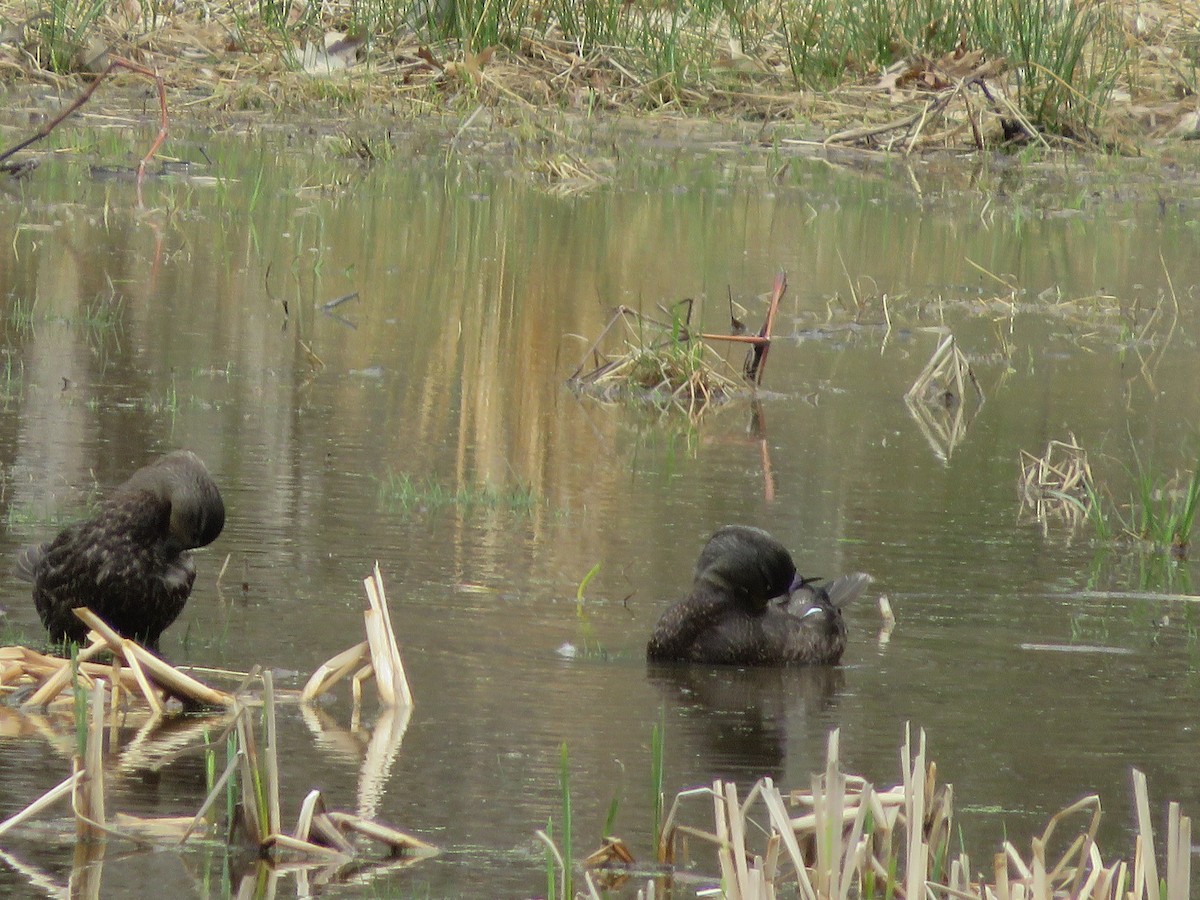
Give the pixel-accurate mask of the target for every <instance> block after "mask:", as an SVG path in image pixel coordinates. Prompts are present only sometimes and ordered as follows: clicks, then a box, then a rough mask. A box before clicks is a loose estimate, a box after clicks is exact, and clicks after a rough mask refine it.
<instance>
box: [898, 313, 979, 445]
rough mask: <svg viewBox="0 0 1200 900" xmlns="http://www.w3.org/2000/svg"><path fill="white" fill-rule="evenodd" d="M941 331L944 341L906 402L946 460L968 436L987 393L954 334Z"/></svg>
mask: <svg viewBox="0 0 1200 900" xmlns="http://www.w3.org/2000/svg"><path fill="white" fill-rule="evenodd" d="M939 331H941V333H943V337H942V340H941V341H940V342H939V343H938V345H937V348H936V349H935V350H934V351H933V355H932V356H931V357H930V358H929V362H927V363H926V364H925V368H923V369H922V370H921V373H920V374H919V375H918V376H917V378H916V380H915V381H914V382H913V383H912V386H911V387H909V389H908V391H907V392H906V393H905V395H904V402H905V405H907V407H908V411H909V414H910V415H912V417H913V419H914V420H915V421H916V423H917V426H918V427H919V428H920V429H921V434H922V435H924V437H925V440H926V441H927V442H928V444H929V447H930V449H931V450H932V451H933V452H934V454H935V455H936V456H937V457H938V458H939V459H941V460H942V461H943V462H945V461H946V460H948V459H949V458H950V457H951V456H952V455H953V454H954V450H955V448H956V447H957V446H958V445H959V444H960V443H961V442H962V440H963V439H964V438H965V437H966V434H967V427H968V425H969V424H970V422H971V420H972V419H973V418H974V417H975V415H976V414H977V413H978V412H979V409H980V407H981V406H982V405H983V402H984V395H983V389H982V388H981V387H980V386H979V381H978V380H977V379H976V378H975V373H974V371H973V370H972V369H971V364H970V363H969V362H968V361H967V357H966V356H965V355H964V354H963V352H962V351H961V350H960V349H959V348H958V344H957V343H956V342H955V340H954V335H953V334H951V333H950V332H949V331H948V330H946V329H939ZM968 388H969V390H968Z"/></svg>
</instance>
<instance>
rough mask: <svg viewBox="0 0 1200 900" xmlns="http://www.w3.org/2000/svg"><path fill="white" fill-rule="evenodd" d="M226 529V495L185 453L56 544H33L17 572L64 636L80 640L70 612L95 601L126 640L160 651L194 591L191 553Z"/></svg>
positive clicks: (164, 461)
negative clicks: (167, 631)
mask: <svg viewBox="0 0 1200 900" xmlns="http://www.w3.org/2000/svg"><path fill="white" fill-rule="evenodd" d="M224 525H225V505H224V503H223V502H222V500H221V492H220V491H219V490H218V489H217V486H216V484H215V483H214V482H213V480H212V478H211V477H210V476H209V474H208V470H207V469H206V468H205V467H204V463H203V462H201V461H200V458H199V457H198V456H196V454H194V453H192V452H190V451H187V450H179V451H176V452H174V453H169V454H167V455H166V456H164V457H162V458H161V459H159V460H157V461H156V462H154V463H151V464H150V465H148V466H145V467H143V468H141V469H138V470H137V471H136V472H134V474H133V475H132V476H131V477H130V478H129V480H127V481H126V482H125V483H124V484H122V485H120V486H119V487H118V488H116V489H115V490H114V491H113V492H112V495H111V496H109V497H108V499H107V500H105V501H104V502H103V503H102V504H101V506H100V508H99V510H98V511H97V512H96V514H95V515H94V516H93V517H92V518H90V519H88V520H86V521H84V522H79V523H76V524H74V525H70V526H68V527H66V528H64V529H63V530H62V531H61V532H59V534H58V536H57V537H55V538H54V539H53V540H52V541H48V542H47V543H44V544H37V545H34V546H31V547H26V548H25V549H23V550H22V551H21V552H20V555H19V557H18V559H17V574H18V575H19V576H21V577H22V578H24V579H26V580H27V581H31V582H33V600H34V604H35V606H36V607H37V611H38V615H39V616H40V617H41V620H42V624H43V625H45V626H46V629H47V630H48V631H49V632H50V637H51V638H52V639H53V640H55V641H62V640H64V639H66V640H71V641H76V642H80V641H82V640H83V639H84V637H85V636H86V633H87V629H86V627H85V626H84V624H83V623H82V622H81V621H80V620H79V619H78V618H76V617H75V615H74V614H73V613H72V612H71V610H72V609H73V608H74V607H77V606H86V607H88V608H90V609H91V610H92V611H93V612H95V613H96V614H97V615H98V616H100V618H102V619H104V621H105V622H107V623H108V624H109V625H111V626H112V627H113V628H114V629H116V630H117V631H118V632H119V633H120V634H122V635H124V636H125V637H132V638H135V639H137V640H139V641H141V642H143V643H144V644H146V646H148V647H150V648H152V649H157V647H158V640H159V637H160V636H161V635H162V633H163V631H164V630H165V629H166V628H167V626H168V625H170V624H171V623H172V622H174V621H175V619H176V618H177V617H178V616H179V613H180V612H181V611H182V610H183V606H184V603H186V602H187V598H188V595H189V594H191V592H192V583H193V582H194V581H195V579H196V568H195V564H194V563H193V561H192V554H191V553H189V552H188V551H190V550H192V549H194V548H196V547H203V546H205V545H207V544H210V543H212V542H213V541H214V540H216V538H217V536H218V535H219V534H220V533H221V529H222V528H223V527H224Z"/></svg>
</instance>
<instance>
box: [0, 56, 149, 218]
mask: <svg viewBox="0 0 1200 900" xmlns="http://www.w3.org/2000/svg"><path fill="white" fill-rule="evenodd" d="M117 69H127V70H129V71H130V72H136V73H137V74H139V75H145V76H146V77H147V78H150V79H153V81H154V84H155V86H156V87H157V88H158V108H159V113H160V122H159V129H158V136H157V137H155V139H154V142H153V143H152V144H151V145H150V149H149V150H147V151H146V155H145V156H143V157H142V161H141V162H140V163H139V164H138V177H137V184H138V191H139V197H138V200H139V202H140V201H141V196H140V191H141V187H142V180H143V179H144V178H145V175H146V163H148V162H149V161H150V160H151V159H153V158H154V154H155V153H157V152H158V148H159V147H160V146H162V142H163V141H164V140H166V138H167V92H166V89H165V88H164V86H163V80H162V76H160V75H159V74H158V73H157V72H154V71H152V70H150V69H147V68H146V67H145V66H139V65H138V64H137V63H135V62H131V61H130V60H127V59H121V58H120V57H114V58H113V60H112V62H110V63H109V64H108V66H106V67H105V69H104V70H103V71H102V72H101V73H100V74H99V75H97V76H96V79H95V80H94V81H93V82H92V83H91V84H89V85H88V86H87V87H86V88H85V89H84V90H83V92H82V93H81V94H80V95H79V96H78V97H76V98H75V99H74V100H73V101H71V103H70V104H68V106H67V107H66V109H64V110H63V111H62V112H60V113H59V114H58V115H57V116H55V117H54V118H53V119H50V120H49V121H48V122H47V123H46V124H45V125H43V126H42V127H41V128H39V129H38V130H37V131H36V132H35V133H34V134H32V135H31V136H30V137H27V138H26V139H25V140H23V141H21V142H19V143H17V144H15V145H14V146H12V147H9V148H8V149H7V150H5V151H3V152H0V162H4V160H6V159H8V158H9V157H10V156H12V155H13V154H14V153H17V152H19V151H21V150H24V149H25V148H26V147H28V146H29V145H31V144H34V143H37V142H38V141H40V140H42V139H43V138H45V137H46V136H47V135H49V134H50V132H52V131H53V130H54V129H55V128H57V127H58V126H59V125H60V124H61V123H62V122H63V121H64V120H65V119H66V118H67V117H68V116H70V115H71V114H72V113H73V112H75V110H77V109H79V107H81V106H83V104H85V103H87V102H88V100H90V99H92V94H94V93H95V92H96V88H98V87H100V83H101V82H102V81H104V79H106V78H108V76H109V75H111V74H112V73H113V72H115V71H116V70H117Z"/></svg>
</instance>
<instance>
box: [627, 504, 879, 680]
mask: <svg viewBox="0 0 1200 900" xmlns="http://www.w3.org/2000/svg"><path fill="white" fill-rule="evenodd" d="M870 581H871V578H870V576H868V575H864V574H862V573H861V572H860V573H856V574H853V575H843V576H842V577H841V578H838V579H836V580H834V581H832V582H830V583H829V584H828V585H825V586H821V585H819V584H817V583H816V582H817V579H804V578H800V577H798V576H797V575H796V566H795V564H794V563H793V562H792V557H791V554H789V553H788V551H787V548H785V547H784V546H783V545H782V544H780V543H779V542H778V541H777V540H775V539H774V538H773V537H771V536H770V535H769V534H767V532H765V531H763V530H762V529H760V528H751V527H749V526H746V525H727V526H725V527H724V528H721V529H719V530H718V531H717V532H716V533H715V534H713V536H712V537H711V538H709V540H708V543H707V544H706V545H705V547H704V549H703V550H702V551H701V553H700V558H699V560H697V562H696V570H695V574H694V580H693V582H692V590H691V592H690V593H689V594H688V596H687V597H686V598H684V599H683V600H681V601H679V602H678V603H676V604H675V605H674V606H672V607H671V608H670V609H668V610H667V611H666V612H665V613H663V616H662V618H661V619H659V620H658V624H657V625H656V626H655V627H654V632H653V634H652V635H651V636H650V643H649V644H648V645H647V647H646V655H647V657H648V658H649V659H651V660H661V661H679V662H699V663H717V664H726V665H742V666H756V665H758V666H779V665H805V664H809V665H831V664H834V663H836V662H838V660H840V659H841V658H842V653H843V652H844V651H845V649H846V623H845V620H844V619H843V618H842V608H843V607H844V606H846V604H848V603H850V602H852V601H853V600H855V599H856V598H857V597H858V596H859V595H860V594H861V593H862V592H863V590H864V589H865V588H866V586H867V585H868V584H869V583H870Z"/></svg>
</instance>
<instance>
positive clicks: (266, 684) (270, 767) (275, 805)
mask: <svg viewBox="0 0 1200 900" xmlns="http://www.w3.org/2000/svg"><path fill="white" fill-rule="evenodd" d="M262 679H263V715H264V716H265V717H266V720H267V722H266V732H267V746H266V748H265V751H264V754H263V755H264V756H265V757H266V770H267V771H266V780H267V833H268V834H277V833H278V832H279V755H278V753H277V747H278V744H277V743H276V739H275V679H274V677H273V676H272V675H271V673H270V671H265V672H263V676H262Z"/></svg>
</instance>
